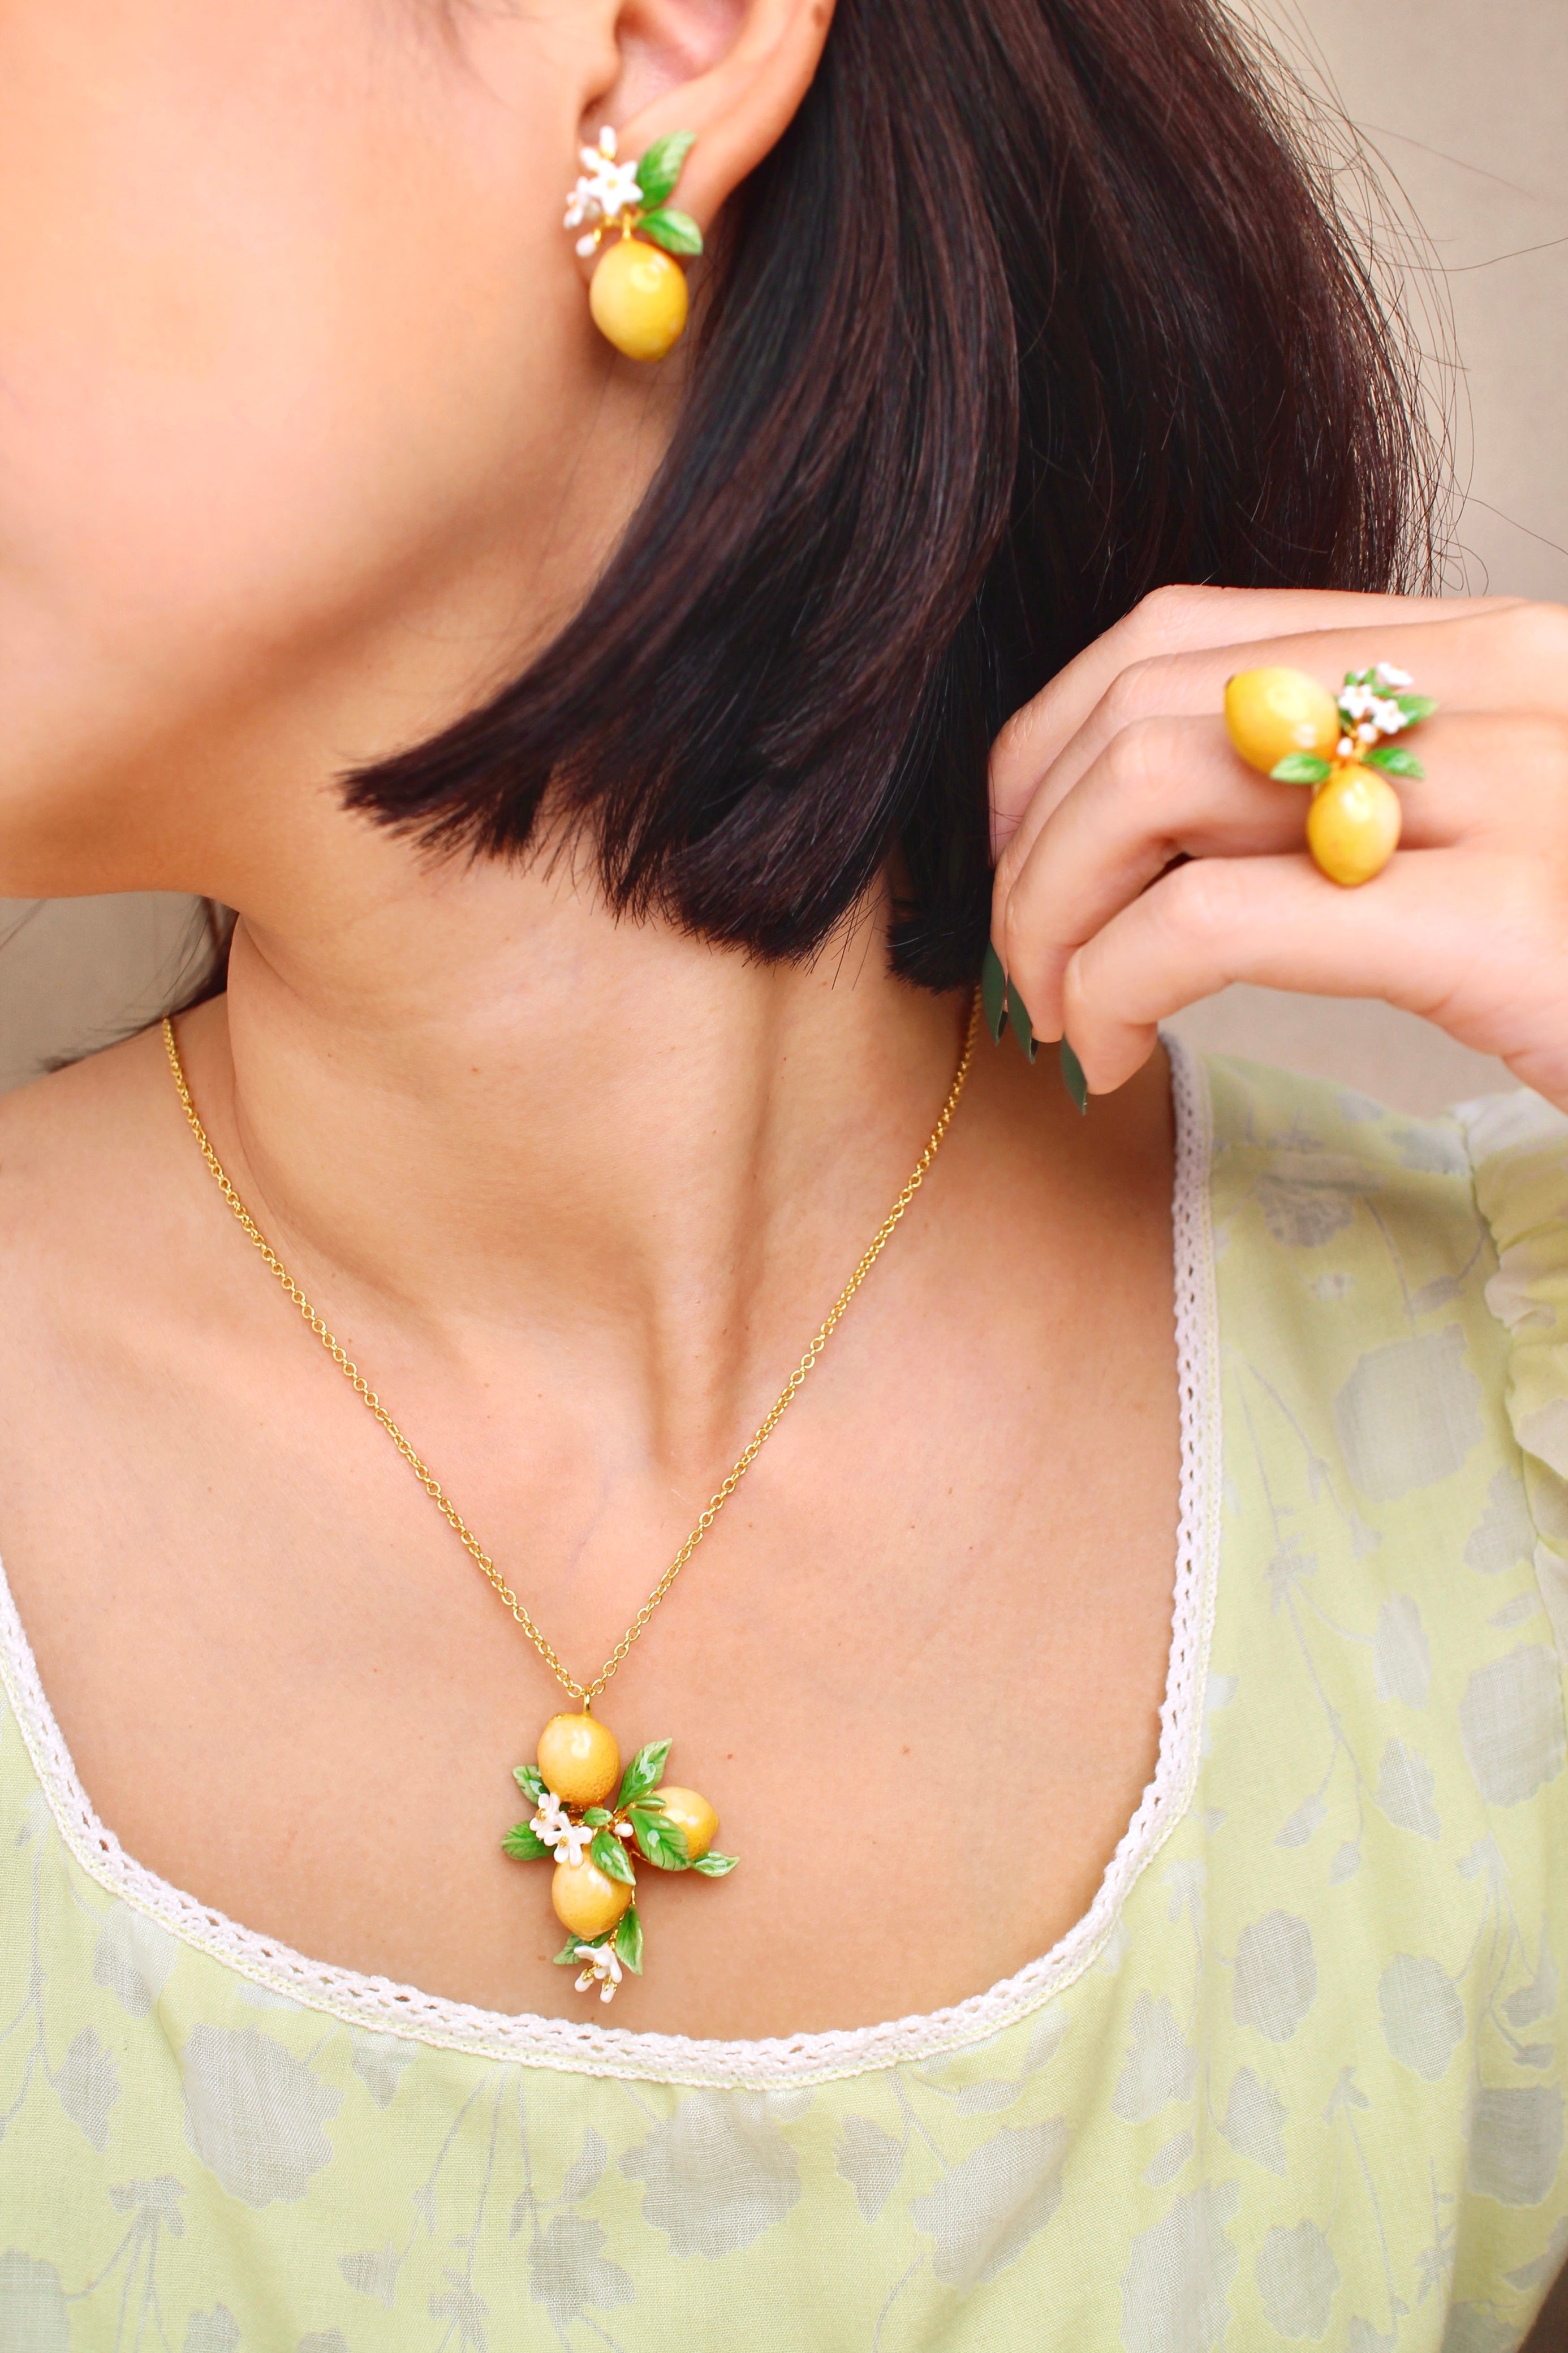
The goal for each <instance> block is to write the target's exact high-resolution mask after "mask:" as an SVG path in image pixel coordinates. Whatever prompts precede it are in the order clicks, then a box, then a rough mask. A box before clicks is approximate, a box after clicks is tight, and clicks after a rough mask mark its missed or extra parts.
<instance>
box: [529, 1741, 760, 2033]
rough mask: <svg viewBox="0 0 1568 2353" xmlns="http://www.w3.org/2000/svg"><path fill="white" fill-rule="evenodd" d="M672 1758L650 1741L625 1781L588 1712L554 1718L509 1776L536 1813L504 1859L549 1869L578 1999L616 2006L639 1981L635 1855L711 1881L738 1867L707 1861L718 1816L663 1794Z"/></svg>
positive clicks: (701, 1802) (614, 1749) (705, 1805)
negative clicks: (630, 1983)
mask: <svg viewBox="0 0 1568 2353" xmlns="http://www.w3.org/2000/svg"><path fill="white" fill-rule="evenodd" d="M668 1755H669V1743H668V1740H652V1741H649V1743H648V1744H647V1747H646V1748H639V1749H638V1750H637V1755H636V1756H635V1757H633V1758H632V1761H631V1763H630V1764H629V1765H628V1766H627V1767H626V1771H625V1772H624V1773H623V1772H622V1771H621V1752H620V1749H619V1747H618V1746H617V1745H616V1736H615V1734H614V1733H613V1732H611V1731H610V1730H609V1728H608V1726H607V1725H603V1724H601V1723H600V1722H599V1720H598V1718H597V1717H596V1716H595V1715H590V1714H589V1713H588V1711H587V1710H586V1709H585V1708H584V1710H583V1711H582V1712H581V1713H580V1714H578V1715H552V1717H551V1719H550V1721H549V1723H548V1724H547V1725H545V1727H544V1729H543V1731H542V1733H541V1734H540V1736H539V1751H538V1759H537V1762H536V1763H534V1764H532V1765H519V1766H518V1767H516V1768H515V1778H516V1780H517V1784H518V1787H519V1788H521V1790H522V1792H523V1794H524V1796H525V1797H528V1798H531V1799H532V1800H533V1804H534V1812H533V1814H532V1817H531V1819H530V1820H528V1821H525V1822H518V1823H516V1824H514V1826H513V1827H512V1829H510V1831H508V1832H507V1834H506V1836H505V1838H503V1839H502V1841H501V1848H502V1852H504V1853H507V1854H509V1855H510V1856H511V1857H512V1859H513V1861H514V1862H545V1861H547V1860H553V1862H554V1864H555V1876H554V1882H553V1884H552V1887H551V1891H550V1898H551V1902H552V1904H553V1905H554V1906H555V1916H556V1918H557V1919H558V1920H559V1921H560V1923H561V1925H562V1926H563V1928H564V1929H565V1930H566V1932H567V1935H566V1942H565V1944H564V1945H563V1947H562V1949H561V1951H560V1952H558V1953H557V1954H556V1956H555V1958H556V1962H557V1964H558V1965H559V1966H560V1967H562V1968H576V1969H577V1970H578V1978H577V1990H578V1992H579V1993H591V1992H592V1991H593V1989H594V1988H595V1986H597V1988H598V1989H599V1999H600V2000H601V2001H613V2000H615V1997H616V1987H617V1986H618V1985H619V1984H620V1982H621V1979H622V1977H623V1975H624V1974H625V1972H626V1970H627V1969H629V1970H630V1971H631V1972H632V1975H633V1976H634V1977H641V1975H642V1954H643V1932H642V1920H641V1917H640V1915H639V1914H638V1911H637V1866H636V1862H635V1860H634V1858H635V1857H636V1856H639V1855H640V1856H641V1858H642V1860H643V1861H644V1862H649V1863H651V1864H652V1865H653V1866H654V1868H655V1870H656V1871H700V1872H701V1873H702V1874H703V1876H704V1877H705V1878H708V1879H722V1878H723V1876H724V1874H725V1873H726V1872H731V1871H733V1870H734V1868H735V1861H736V1858H735V1857H734V1856H733V1855H732V1854H715V1853H714V1852H713V1841H714V1839H715V1838H716V1837H717V1835H718V1831H719V1817H718V1815H717V1814H716V1813H715V1812H714V1810H713V1809H712V1807H711V1806H710V1804H709V1802H708V1800H707V1799H706V1798H702V1797H699V1795H698V1793H697V1791H696V1790H695V1789H679V1788H672V1787H668V1786H666V1787H662V1788H661V1786H660V1784H661V1783H662V1782H663V1780H664V1765H665V1759H666V1757H668ZM612 1792H614V1797H613V1799H612Z"/></svg>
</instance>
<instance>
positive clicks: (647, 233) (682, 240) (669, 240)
mask: <svg viewBox="0 0 1568 2353" xmlns="http://www.w3.org/2000/svg"><path fill="white" fill-rule="evenodd" d="M637 235H638V236H639V237H647V238H648V239H649V240H650V241H651V242H652V243H653V244H654V245H662V246H663V248H664V249H665V251H666V253H683V254H688V255H690V254H697V253H700V252H701V250H702V231H701V230H700V228H699V227H698V226H697V223H696V222H695V221H694V220H693V219H692V217H691V216H690V214H689V213H677V212H671V211H670V210H669V208H668V206H665V205H660V206H658V208H657V209H656V210H655V211H653V212H651V213H644V215H643V216H642V218H641V220H639V221H638V223H637Z"/></svg>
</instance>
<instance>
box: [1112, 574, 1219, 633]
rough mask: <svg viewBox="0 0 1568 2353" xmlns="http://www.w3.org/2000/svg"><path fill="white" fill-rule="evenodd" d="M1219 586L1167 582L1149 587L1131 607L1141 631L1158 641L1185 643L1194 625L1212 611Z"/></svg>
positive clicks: (1175, 581) (1179, 581)
mask: <svg viewBox="0 0 1568 2353" xmlns="http://www.w3.org/2000/svg"><path fill="white" fill-rule="evenodd" d="M1224 594H1225V591H1224V589H1222V588H1200V587H1197V586H1194V584H1192V583H1190V582H1187V581H1181V580H1173V581H1166V582H1165V583H1164V584H1163V586H1160V587H1158V588H1151V589H1150V590H1149V591H1148V593H1147V595H1145V596H1141V597H1140V598H1139V600H1138V602H1137V604H1136V605H1135V606H1134V607H1133V608H1132V612H1133V617H1134V619H1135V620H1136V621H1137V623H1138V625H1139V628H1140V629H1141V630H1142V633H1143V634H1144V635H1145V636H1147V637H1151V638H1154V639H1155V640H1156V641H1157V642H1158V643H1160V644H1175V645H1185V643H1186V642H1187V640H1188V638H1190V637H1191V636H1192V633H1193V630H1194V627H1195V626H1196V625H1198V624H1199V623H1200V622H1201V621H1202V619H1203V617H1204V616H1205V614H1206V613H1208V612H1209V611H1211V610H1212V609H1213V607H1214V605H1215V600H1216V599H1217V598H1219V597H1221V596H1224Z"/></svg>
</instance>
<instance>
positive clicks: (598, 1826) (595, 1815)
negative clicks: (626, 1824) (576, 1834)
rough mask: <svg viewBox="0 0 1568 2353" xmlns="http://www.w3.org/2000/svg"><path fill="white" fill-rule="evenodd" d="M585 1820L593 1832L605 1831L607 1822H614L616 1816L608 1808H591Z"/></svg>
mask: <svg viewBox="0 0 1568 2353" xmlns="http://www.w3.org/2000/svg"><path fill="white" fill-rule="evenodd" d="M583 1820H584V1821H585V1822H586V1823H587V1825H588V1828H589V1829H590V1830H591V1831H598V1830H603V1828H604V1826H605V1823H606V1822H609V1821H614V1820H615V1816H614V1815H613V1814H612V1813H611V1812H610V1810H609V1809H608V1807H606V1806H590V1807H589V1809H588V1810H587V1812H586V1813H585V1814H584V1817H583Z"/></svg>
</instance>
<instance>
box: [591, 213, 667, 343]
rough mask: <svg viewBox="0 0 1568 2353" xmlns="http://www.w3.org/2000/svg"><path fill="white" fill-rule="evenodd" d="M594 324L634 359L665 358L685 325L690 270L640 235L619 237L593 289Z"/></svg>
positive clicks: (609, 247)
mask: <svg viewBox="0 0 1568 2353" xmlns="http://www.w3.org/2000/svg"><path fill="white" fill-rule="evenodd" d="M588 307H589V309H590V310H591V311H593V313H594V324H595V326H596V327H597V328H598V330H599V332H600V333H601V334H602V335H605V336H607V337H608V338H609V340H610V342H611V343H614V345H615V347H616V351H618V352H625V353H626V357H627V359H629V360H661V359H663V357H664V355H665V353H666V352H668V351H670V350H672V349H673V347H674V346H675V344H677V343H679V341H680V338H681V334H682V332H684V330H685V326H686V311H687V294H686V273H685V272H684V270H683V269H681V268H680V265H679V262H675V261H671V259H670V258H669V256H668V253H663V252H661V251H660V250H659V248H658V246H657V245H648V244H647V243H646V242H645V241H644V239H643V238H641V237H616V240H615V241H614V243H613V244H611V245H607V246H606V247H605V253H604V258H603V259H602V260H601V261H600V263H599V266H598V268H597V269H595V272H594V277H593V282H592V284H591V285H590V286H589V288H588Z"/></svg>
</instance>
